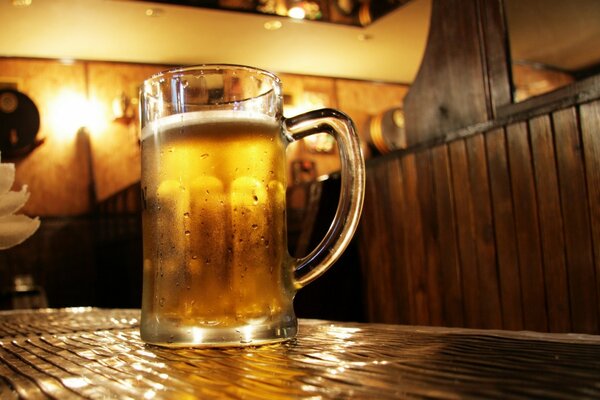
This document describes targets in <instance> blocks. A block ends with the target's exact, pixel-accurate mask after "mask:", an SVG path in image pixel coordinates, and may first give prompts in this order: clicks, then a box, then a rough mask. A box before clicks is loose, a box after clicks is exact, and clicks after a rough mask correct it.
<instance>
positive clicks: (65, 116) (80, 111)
mask: <svg viewBox="0 0 600 400" xmlns="http://www.w3.org/2000/svg"><path fill="white" fill-rule="evenodd" d="M104 108H105V107H103V105H102V104H101V103H100V102H99V101H97V100H87V99H86V98H85V96H84V95H83V94H80V93H77V92H75V91H72V90H64V91H62V92H60V93H59V94H58V96H56V98H54V100H53V101H51V102H50V104H49V105H48V109H49V110H48V111H49V119H50V121H49V122H50V125H51V127H52V131H53V134H54V137H55V138H57V139H58V140H60V141H63V142H67V141H71V140H73V139H74V138H75V136H76V135H77V131H78V130H79V129H80V128H82V127H85V128H87V130H88V131H89V132H90V134H91V135H92V136H98V135H100V134H101V133H102V132H103V131H104V130H105V129H106V128H107V126H108V123H107V117H106V112H105V110H104Z"/></svg>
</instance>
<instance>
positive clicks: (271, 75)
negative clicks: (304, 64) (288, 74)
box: [144, 63, 281, 86]
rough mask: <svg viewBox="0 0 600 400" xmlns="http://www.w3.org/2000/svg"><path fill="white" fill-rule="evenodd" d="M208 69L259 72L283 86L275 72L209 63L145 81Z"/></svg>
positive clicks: (173, 70) (172, 70) (155, 76)
mask: <svg viewBox="0 0 600 400" xmlns="http://www.w3.org/2000/svg"><path fill="white" fill-rule="evenodd" d="M208 69H211V70H219V69H224V70H244V71H252V72H257V73H258V74H261V75H266V76H268V77H269V78H270V79H272V80H273V82H274V83H275V84H276V85H278V86H281V79H280V78H279V77H278V76H277V75H276V74H275V73H274V72H271V71H268V70H266V69H263V68H257V67H252V66H249V65H243V64H227V63H207V64H197V65H189V66H180V67H174V68H170V69H166V70H164V71H160V72H157V73H155V74H153V75H151V76H150V77H148V78H146V79H144V83H146V82H149V81H153V80H156V79H158V78H163V77H166V76H172V75H175V74H178V73H190V72H191V71H200V70H208Z"/></svg>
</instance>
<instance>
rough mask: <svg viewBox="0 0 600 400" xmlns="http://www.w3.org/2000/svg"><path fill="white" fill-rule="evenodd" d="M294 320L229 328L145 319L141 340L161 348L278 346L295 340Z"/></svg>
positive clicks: (296, 328) (296, 322) (296, 330)
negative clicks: (275, 344)
mask: <svg viewBox="0 0 600 400" xmlns="http://www.w3.org/2000/svg"><path fill="white" fill-rule="evenodd" d="M297 332H298V321H297V320H296V318H295V317H293V318H289V317H288V318H286V320H279V321H277V322H275V321H273V322H271V323H261V324H244V325H237V326H227V327H218V326H214V327H207V326H206V325H202V326H198V325H189V324H183V323H182V322H181V321H179V320H174V319H165V318H161V319H158V318H149V320H145V318H142V324H141V327H140V334H141V339H142V340H143V341H144V342H146V343H148V344H152V345H156V346H162V347H244V346H259V345H264V344H271V343H278V342H283V341H286V340H290V339H293V338H294V337H296V333H297Z"/></svg>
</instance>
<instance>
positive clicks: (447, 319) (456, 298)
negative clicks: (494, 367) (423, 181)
mask: <svg viewBox="0 0 600 400" xmlns="http://www.w3.org/2000/svg"><path fill="white" fill-rule="evenodd" d="M431 161H432V169H433V181H434V186H435V210H436V214H437V239H438V242H439V270H440V271H439V274H440V275H439V276H440V280H441V282H440V291H441V296H442V299H441V302H442V304H441V306H442V324H444V325H445V326H463V324H464V316H463V294H462V287H461V282H462V278H461V267H460V259H459V256H458V247H457V237H456V218H455V216H454V194H453V188H452V184H451V181H452V176H451V174H450V161H449V157H448V147H447V146H445V145H444V146H440V147H436V148H433V149H432V150H431Z"/></svg>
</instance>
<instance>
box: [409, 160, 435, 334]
mask: <svg viewBox="0 0 600 400" xmlns="http://www.w3.org/2000/svg"><path fill="white" fill-rule="evenodd" d="M407 158H408V157H407ZM431 158H432V157H431V152H429V151H424V152H418V153H416V154H415V164H414V167H415V168H416V171H415V173H416V175H417V197H416V198H417V202H416V204H414V205H412V206H411V208H412V207H414V208H415V209H414V210H412V212H413V213H417V212H418V217H419V220H420V225H421V231H422V240H418V238H414V239H413V240H414V241H415V243H414V246H411V248H410V250H409V251H411V252H417V251H418V252H419V253H421V255H422V258H423V262H422V268H423V270H422V272H421V280H422V282H421V285H422V286H423V287H424V292H425V293H424V294H425V301H426V302H427V303H426V305H425V306H424V307H423V308H425V309H426V310H427V314H428V317H429V318H428V324H429V325H435V326H439V325H442V324H443V320H444V317H443V306H442V302H443V292H444V290H443V285H442V282H441V272H442V271H441V264H440V242H439V235H438V233H437V230H438V228H437V225H438V220H439V218H438V216H437V209H436V201H435V181H434V174H433V165H432V160H431ZM417 171H418V172H417ZM411 234H412V232H411Z"/></svg>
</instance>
